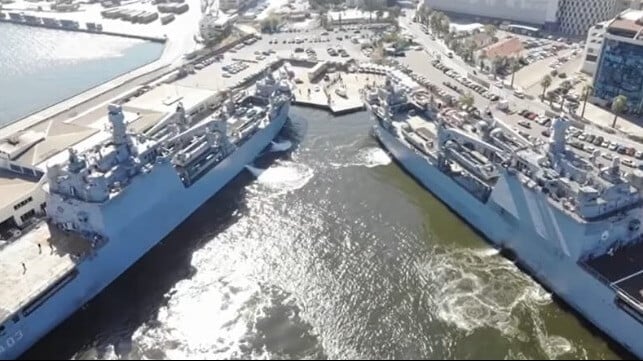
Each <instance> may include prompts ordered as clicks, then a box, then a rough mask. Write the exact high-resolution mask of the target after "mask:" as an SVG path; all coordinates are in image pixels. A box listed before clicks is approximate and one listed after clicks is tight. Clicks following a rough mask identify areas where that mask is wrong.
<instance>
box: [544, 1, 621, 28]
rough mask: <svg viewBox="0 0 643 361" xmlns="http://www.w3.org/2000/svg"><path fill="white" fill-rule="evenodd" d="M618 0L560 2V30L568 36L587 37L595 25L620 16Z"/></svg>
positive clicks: (558, 15)
mask: <svg viewBox="0 0 643 361" xmlns="http://www.w3.org/2000/svg"><path fill="white" fill-rule="evenodd" d="M619 10H620V5H619V2H618V1H617V0H560V3H559V9H558V14H557V17H558V29H559V30H560V31H561V32H563V33H564V34H568V35H585V34H586V32H587V29H589V28H590V27H591V26H593V25H594V24H596V23H598V22H600V21H605V20H608V19H611V18H613V17H614V16H616V14H618V12H619Z"/></svg>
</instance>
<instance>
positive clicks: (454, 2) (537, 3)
mask: <svg viewBox="0 0 643 361" xmlns="http://www.w3.org/2000/svg"><path fill="white" fill-rule="evenodd" d="M560 1H561V0H425V2H426V4H427V5H428V6H429V7H430V8H432V9H436V10H440V11H444V12H447V13H453V14H462V15H468V16H473V17H481V18H488V19H498V20H510V21H516V22H521V23H526V24H530V25H538V26H546V27H549V26H552V25H555V24H556V22H557V19H556V13H557V11H558V3H559V2H560Z"/></svg>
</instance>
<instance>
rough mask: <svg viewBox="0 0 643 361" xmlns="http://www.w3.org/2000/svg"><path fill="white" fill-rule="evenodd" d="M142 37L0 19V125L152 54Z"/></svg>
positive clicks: (154, 48) (157, 51)
mask: <svg viewBox="0 0 643 361" xmlns="http://www.w3.org/2000/svg"><path fill="white" fill-rule="evenodd" d="M162 51H163V45H162V44H158V43H152V42H146V41H142V40H135V39H128V38H121V37H115V36H106V35H99V34H87V33H76V32H69V31H62V30H52V29H45V28H35V27H29V26H22V25H15V24H9V23H0V127H2V126H4V125H7V124H9V123H10V122H13V121H15V120H18V119H20V118H23V117H25V116H27V115H29V114H32V113H34V112H36V111H39V110H41V109H44V108H47V107H48V106H51V105H53V104H55V103H58V102H60V101H62V100H64V99H67V98H70V97H72V96H74V95H76V94H78V93H81V92H83V91H85V90H88V89H90V88H92V87H94V86H97V85H100V84H102V83H104V82H106V81H108V80H110V79H113V78H115V77H117V76H118V75H121V74H124V73H127V72H128V71H131V70H133V69H136V68H139V67H140V66H142V65H144V64H147V63H150V62H152V61H154V60H156V59H157V58H158V57H159V56H160V55H161V53H162Z"/></svg>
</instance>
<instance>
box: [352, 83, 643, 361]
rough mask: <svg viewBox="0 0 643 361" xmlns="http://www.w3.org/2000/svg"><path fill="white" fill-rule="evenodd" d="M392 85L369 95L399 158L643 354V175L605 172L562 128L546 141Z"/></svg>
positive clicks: (379, 127) (381, 131) (557, 125)
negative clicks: (574, 145) (579, 150)
mask: <svg viewBox="0 0 643 361" xmlns="http://www.w3.org/2000/svg"><path fill="white" fill-rule="evenodd" d="M405 94H406V91H403V90H401V88H400V87H399V86H398V84H396V83H395V81H393V80H392V79H389V80H388V81H387V84H386V86H384V87H381V88H371V87H367V88H366V89H364V93H363V96H364V100H365V103H366V106H367V108H368V109H369V111H370V112H371V113H372V115H373V117H374V119H375V121H376V124H375V125H374V127H373V129H372V133H373V135H374V136H375V137H376V138H377V139H378V140H379V142H380V143H381V144H382V145H383V146H384V147H385V148H386V149H387V150H388V151H389V152H390V154H391V155H392V156H393V157H394V158H395V159H396V160H397V162H398V163H399V164H400V165H401V166H402V167H403V168H404V169H405V170H406V171H407V172H409V173H410V174H411V175H412V176H413V177H414V178H416V179H417V181H418V182H419V183H421V184H422V185H423V186H424V187H425V188H426V189H428V190H429V191H430V192H431V193H432V194H434V195H435V196H436V197H437V198H439V199H440V200H441V201H442V202H443V203H445V204H446V205H447V206H448V207H450V209H451V210H452V211H453V212H455V213H456V214H458V215H459V216H460V217H461V218H463V219H464V220H465V221H466V222H467V223H468V224H470V225H471V226H472V227H473V228H475V229H476V230H478V231H479V232H480V233H482V234H483V235H484V236H485V237H486V238H487V239H488V240H489V241H490V242H491V243H493V244H494V245H495V246H497V247H498V248H500V249H502V250H504V252H503V254H507V255H509V256H511V257H515V258H516V261H517V262H518V263H519V264H520V265H522V266H523V267H524V268H525V269H526V270H527V271H528V272H529V273H530V274H531V275H532V276H533V277H535V278H536V279H537V280H538V281H539V282H540V283H541V284H543V285H544V286H545V287H547V288H548V289H550V290H551V291H553V292H554V293H555V294H556V295H558V296H559V297H560V298H562V299H563V300H564V301H565V302H566V303H567V304H569V305H570V306H571V307H572V308H573V309H575V310H576V311H578V313H580V314H581V315H582V316H583V317H585V318H586V319H587V320H589V321H590V322H591V323H593V324H594V325H595V326H596V327H598V328H599V329H600V330H602V331H603V332H604V333H605V334H607V335H609V336H610V337H611V338H612V339H613V340H615V341H616V342H617V343H619V344H620V345H622V346H623V347H624V348H625V349H627V350H629V351H630V352H632V353H633V354H635V355H636V356H637V357H643V242H641V241H642V240H643V237H642V230H641V227H640V226H641V218H642V216H643V213H642V210H643V202H642V193H643V173H641V172H640V171H638V170H636V171H633V172H631V173H626V172H624V170H623V169H621V167H620V162H619V160H618V159H615V160H614V161H613V163H611V164H610V165H608V166H601V165H600V164H599V162H598V159H597V158H598V155H597V154H593V155H592V156H591V157H589V159H584V158H582V157H580V156H579V155H577V154H575V153H574V152H573V151H572V148H571V147H568V146H567V145H566V135H567V130H568V128H569V125H570V121H569V120H566V119H564V118H563V117H560V118H558V119H555V120H554V121H553V126H552V129H551V136H550V138H549V141H548V142H547V143H545V144H540V145H534V144H532V143H531V142H529V141H528V140H527V139H525V138H523V137H522V136H521V135H520V134H519V133H517V132H516V131H514V130H513V129H512V128H511V127H509V126H507V125H506V124H504V123H503V122H501V121H500V120H498V119H496V118H495V117H494V116H493V114H492V113H491V112H490V111H487V112H485V114H484V116H483V117H482V119H483V120H480V121H472V120H471V119H470V118H469V117H468V115H467V114H464V113H461V112H459V111H457V110H455V109H449V108H446V107H445V108H442V109H439V110H438V109H437V108H436V105H435V104H436V102H435V101H434V98H433V97H432V95H430V94H429V93H428V92H425V94H420V93H417V94H409V96H408V97H407V96H406V95H405Z"/></svg>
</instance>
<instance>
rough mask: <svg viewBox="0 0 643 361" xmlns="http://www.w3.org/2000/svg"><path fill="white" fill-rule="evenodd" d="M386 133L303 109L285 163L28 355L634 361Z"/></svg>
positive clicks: (284, 144)
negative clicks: (500, 246)
mask: <svg viewBox="0 0 643 361" xmlns="http://www.w3.org/2000/svg"><path fill="white" fill-rule="evenodd" d="M371 124H372V123H371V120H370V119H369V117H368V115H367V114H366V113H364V112H362V113H357V114H352V115H346V116H341V117H332V116H330V115H329V114H328V113H326V112H323V111H319V110H311V109H304V108H299V107H294V108H293V109H292V110H291V122H290V124H288V126H287V128H286V129H284V131H283V132H282V134H281V135H280V139H278V140H277V142H276V143H275V144H274V145H273V146H272V149H270V150H269V151H267V152H266V154H264V155H263V156H262V157H261V158H260V159H258V160H257V161H256V162H255V163H254V164H251V165H249V166H248V167H247V170H246V171H244V172H243V173H242V174H240V175H239V176H238V177H237V178H236V179H235V180H234V181H233V182H232V183H231V184H229V185H228V186H227V187H225V188H224V189H223V190H222V191H221V192H220V193H219V194H217V195H216V196H214V197H213V198H212V199H210V200H209V201H207V202H206V203H205V204H204V205H203V206H202V207H201V208H200V209H199V210H198V211H196V212H195V213H194V214H193V215H192V216H191V217H190V218H189V219H187V220H186V222H184V223H183V224H182V225H181V226H180V227H179V228H178V229H176V230H175V231H174V232H173V233H171V234H170V235H169V236H168V237H167V238H166V239H165V240H164V241H163V242H162V243H161V244H160V245H159V246H158V247H156V248H155V249H154V250H152V251H151V252H150V253H149V254H148V255H146V256H145V257H144V258H143V259H142V260H141V261H139V262H138V263H136V264H135V265H134V266H133V267H132V268H131V269H130V270H128V271H127V272H126V273H125V274H124V275H123V276H122V277H121V278H119V279H118V280H117V281H115V282H114V283H113V284H112V285H111V286H109V287H108V288H107V289H105V290H104V291H103V292H102V293H101V294H100V295H99V296H98V297H97V298H96V299H94V300H93V301H92V302H90V303H89V304H88V305H87V306H86V307H84V308H83V309H81V310H79V311H78V312H76V313H75V314H74V315H73V316H72V317H71V318H70V319H68V320H67V321H65V322H64V323H63V324H62V325H60V326H59V327H58V328H56V329H55V330H54V331H53V332H52V333H50V334H49V335H48V336H47V337H45V338H44V339H43V340H41V342H39V343H38V344H36V345H35V346H34V347H33V348H32V349H31V350H30V351H29V352H28V353H27V354H25V355H24V357H25V358H42V357H59V358H63V359H103V358H106V359H132V358H133V359H141V358H144V359H150V358H154V359H157V358H158V359H170V358H173V359H176V358H187V359H205V358H234V359H248V358H262V359H268V358H270V359H279V358H288V359H291V358H307V359H310V358H342V359H347V358H351V359H353V358H398V359H402V358H411V359H416V358H430V359H437V358H447V359H454V358H474V359H481V358H484V359H492V358H493V359H506V358H511V359H514V358H528V359H536V358H538V359H540V358H582V359H587V358H592V359H594V358H598V359H617V358H621V357H623V356H626V355H623V354H622V353H621V352H619V351H615V349H614V346H611V345H610V344H609V343H608V341H606V340H605V339H604V338H603V337H601V336H600V335H599V334H598V333H597V331H595V330H594V329H593V328H592V327H590V326H589V325H587V324H585V323H584V322H582V321H580V320H579V319H578V318H577V317H576V316H574V315H573V314H572V313H571V312H570V311H569V310H568V309H566V308H565V307H564V306H562V305H560V304H559V303H558V302H556V301H555V300H554V297H552V295H551V294H549V293H548V292H547V291H545V290H544V289H543V288H542V287H540V286H539V285H538V284H537V283H536V282H535V281H533V280H532V279H531V278H530V277H529V276H527V275H525V274H524V273H523V272H522V271H520V270H519V269H518V268H517V267H516V266H515V265H514V264H513V263H512V262H510V261H509V260H507V259H505V258H503V257H502V256H501V255H499V254H498V253H497V252H496V251H495V250H494V249H493V248H491V247H489V246H488V245H487V243H485V241H484V240H483V239H482V238H480V236H478V235H477V234H476V233H475V232H474V231H473V230H472V229H470V228H469V227H468V226H467V225H466V224H464V223H463V222H462V221H461V220H459V218H458V217H457V216H455V215H454V214H452V213H451V212H450V211H449V210H448V208H446V207H445V206H444V205H442V204H441V203H440V202H439V201H437V200H436V199H435V198H433V197H432V196H431V195H430V194H429V193H428V192H426V191H425V190H424V189H423V188H421V187H420V186H419V185H418V184H417V183H416V182H415V181H414V180H413V179H411V178H410V177H409V176H408V175H407V174H405V173H404V172H403V171H402V170H401V169H400V168H399V167H398V166H397V165H396V164H395V162H393V161H392V160H391V159H390V158H389V157H388V155H387V154H386V153H385V152H384V151H382V150H381V148H380V147H379V146H378V144H377V143H376V142H375V141H374V140H373V139H372V138H371V137H370V136H369V129H370V125H371ZM286 149H287V150H286ZM150 226H153V225H150Z"/></svg>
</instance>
